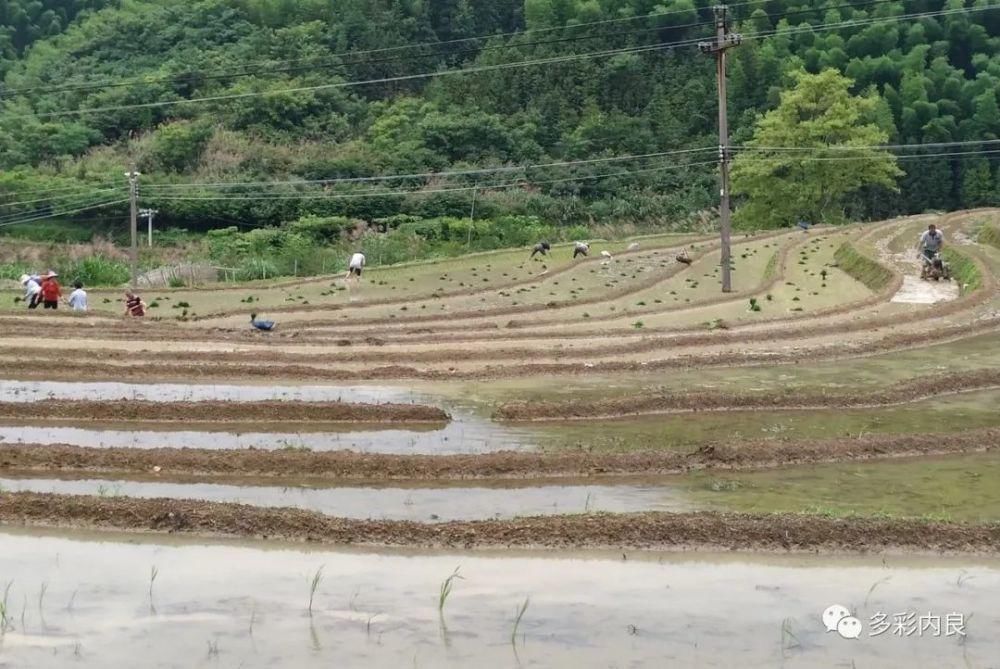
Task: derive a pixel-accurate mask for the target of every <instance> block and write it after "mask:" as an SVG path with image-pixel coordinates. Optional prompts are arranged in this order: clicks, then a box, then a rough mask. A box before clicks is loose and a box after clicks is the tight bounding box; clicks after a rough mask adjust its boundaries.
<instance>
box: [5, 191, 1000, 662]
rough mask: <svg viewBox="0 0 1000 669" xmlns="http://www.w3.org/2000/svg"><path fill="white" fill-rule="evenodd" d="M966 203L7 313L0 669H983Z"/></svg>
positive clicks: (976, 265) (988, 640)
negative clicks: (260, 325)
mask: <svg viewBox="0 0 1000 669" xmlns="http://www.w3.org/2000/svg"><path fill="white" fill-rule="evenodd" d="M984 218H988V219H990V220H996V219H997V218H1000V212H996V211H983V212H969V213H959V214H948V215H942V216H936V215H935V216H930V215H929V216H924V217H914V218H909V219H901V220H897V221H889V222H884V223H878V224H873V225H866V226H845V227H843V228H839V229H836V230H834V229H826V228H817V229H813V230H810V231H809V232H808V233H801V232H798V231H796V232H788V231H775V232H770V233H767V234H766V235H746V236H744V237H742V238H741V239H740V240H739V243H738V245H737V248H738V249H739V252H738V253H737V258H736V259H735V264H736V265H737V271H736V277H737V280H738V281H737V284H738V285H737V289H738V291H739V292H736V293H733V294H731V295H720V294H719V293H718V281H719V279H718V273H719V268H718V257H719V251H718V246H717V242H716V241H715V240H714V239H706V240H702V241H699V242H698V243H697V244H695V243H692V244H691V248H690V250H691V253H692V258H693V262H692V264H691V265H689V266H684V265H683V263H678V262H677V261H676V259H675V258H674V254H675V253H676V252H677V251H678V250H679V248H681V247H682V246H686V245H687V243H688V242H689V241H691V242H693V238H689V239H687V240H685V241H683V242H682V241H681V240H680V238H678V237H665V238H662V239H655V238H653V239H646V240H639V241H638V242H628V243H624V242H623V243H617V244H616V245H608V247H607V249H604V250H610V251H613V253H611V256H612V257H610V258H608V257H607V256H601V257H591V258H587V259H583V260H579V261H573V260H572V259H571V258H570V257H569V255H570V254H569V252H568V251H567V249H566V248H560V249H559V250H558V252H556V253H554V254H553V256H551V257H547V258H545V259H544V260H539V261H530V262H529V261H528V260H527V255H526V253H522V252H521V251H520V250H517V251H506V252H503V253H499V254H495V255H490V256H488V257H482V258H474V257H471V256H470V257H469V258H464V259H455V260H448V261H440V262H429V263H424V264H420V265H414V266H412V267H400V268H397V269H386V270H384V271H382V270H375V271H373V272H371V273H370V274H369V273H366V274H368V276H366V282H367V281H370V282H371V284H370V285H365V286H364V287H363V288H360V289H358V290H348V289H347V288H346V287H344V286H342V285H340V283H339V282H340V279H339V277H323V278H321V279H316V280H304V281H297V282H291V283H287V282H286V283H285V284H281V285H279V284H274V285H270V284H259V285H258V284H255V285H253V286H247V292H246V293H245V294H244V293H243V291H242V289H228V290H218V291H216V290H212V289H209V288H200V287H199V288H194V289H185V290H178V291H171V290H164V292H163V293H162V295H158V296H157V297H158V298H162V299H160V300H159V301H160V302H161V303H162V304H164V305H167V304H168V303H171V302H174V301H175V300H177V299H180V298H182V297H183V298H186V299H190V300H192V304H195V303H197V313H194V310H195V307H192V313H190V314H189V316H190V318H186V319H178V318H172V315H173V312H171V313H170V314H168V313H167V312H166V311H165V310H164V308H163V307H161V308H160V309H159V310H158V312H157V313H156V314H152V318H150V319H148V320H147V321H145V322H141V323H140V322H132V321H122V322H119V321H117V320H112V319H105V318H101V317H98V316H96V315H94V316H91V315H88V316H84V317H81V318H69V317H66V316H65V315H59V316H53V317H52V318H49V317H48V315H47V314H34V313H32V314H18V315H10V314H8V313H6V312H5V313H0V374H2V375H3V376H4V377H7V378H8V379H10V380H4V381H0V549H2V550H0V596H2V599H0V604H2V606H0V667H7V666H9V667H60V668H61V667H66V666H84V667H89V666H93V667H100V668H101V669H118V668H119V667H123V668H124V667H129V668H130V667H133V666H136V658H142V660H143V666H151V667H219V666H232V667H271V666H296V667H305V668H309V667H329V666H347V667H369V666H378V667H381V666H386V667H467V666H475V665H479V666H483V667H523V666H531V667H557V668H558V667H567V668H570V667H571V668H572V669H577V668H582V667H587V668H589V667H663V666H681V667H688V666H691V667H727V668H728V667H732V666H748V667H773V666H787V667H823V668H826V667H864V666H875V667H880V668H881V667H901V668H902V667H906V668H907V669H909V668H910V667H915V666H935V667H964V668H969V667H984V668H986V667H997V666H998V665H997V658H998V657H1000V641H998V639H1000V635H998V634H997V633H996V632H997V630H998V629H1000V609H998V608H997V606H996V595H997V593H998V592H1000V561H998V560H1000V557H998V556H1000V494H998V493H997V491H998V490H1000V459H998V455H997V453H1000V412H998V411H997V407H998V406H1000V390H998V387H1000V353H998V352H1000V348H998V346H997V344H998V342H1000V334H998V333H1000V291H998V283H1000V282H998V280H997V279H998V276H1000V255H997V252H995V251H994V250H991V249H988V248H986V247H985V246H984V245H981V244H977V243H975V241H974V235H975V232H976V230H977V229H978V226H980V225H981V223H982V222H983V220H984ZM930 220H934V221H937V222H938V223H939V224H940V226H941V227H942V228H943V229H944V230H945V232H946V234H947V235H948V236H949V237H948V238H949V239H950V238H952V235H954V237H955V238H960V237H959V236H962V237H961V238H964V239H966V240H969V242H968V243H965V244H963V245H961V246H960V247H958V248H957V252H959V253H960V254H964V256H963V257H964V258H965V259H966V260H967V263H966V265H965V266H964V269H963V271H964V272H965V273H966V276H965V278H963V282H964V283H963V284H962V286H959V285H958V284H955V285H954V286H952V287H950V288H949V289H948V290H947V291H945V290H941V291H940V293H941V296H942V300H941V301H937V302H935V303H934V304H924V303H921V302H919V301H917V302H914V301H906V300H904V301H902V302H900V301H899V300H897V301H895V302H894V301H893V297H894V296H899V295H900V294H901V293H900V291H901V290H904V289H912V288H913V286H914V285H915V284H914V280H915V279H914V276H913V269H914V268H913V266H912V263H911V262H909V260H906V261H905V262H904V260H905V259H903V258H902V257H900V256H899V253H900V252H901V250H903V249H906V248H908V247H909V246H911V245H912V241H913V239H914V235H916V234H917V233H918V232H919V231H920V230H921V229H922V228H923V227H925V226H926V223H927V222H928V221H930ZM633 243H638V244H639V247H638V248H636V247H633V246H632V244H633ZM845 249H846V250H845ZM595 251H596V249H595ZM610 251H609V252H610ZM852 253H853V254H855V255H857V256H859V257H862V258H866V259H867V260H868V261H870V262H871V263H875V264H876V265H877V268H880V269H881V271H880V272H876V273H877V274H879V276H881V277H882V278H881V279H879V280H877V281H875V280H871V277H870V276H869V277H865V276H863V275H862V274H859V272H858V271H857V269H856V268H855V269H852V268H851V267H850V263H849V262H845V261H844V258H845V257H846V256H845V254H846V255H850V254H852ZM595 256H596V253H595ZM484 262H485V263H486V264H485V265H484V264H483V263H484ZM862 264H863V263H862ZM869 267H870V266H869ZM859 277H860V278H859ZM966 284H968V285H966ZM369 288H370V289H369ZM342 289H343V290H342ZM414 291H415V292H414ZM911 292H912V290H911ZM258 293H259V294H258ZM902 294H903V295H904V296H905V295H906V292H905V290H904V292H903V293H902ZM249 295H254V296H255V299H254V307H253V308H255V309H256V308H258V307H259V308H260V309H261V313H262V315H263V316H264V317H266V318H269V319H271V318H273V319H274V320H276V321H277V322H278V328H277V330H276V331H275V332H274V333H268V334H264V333H259V332H255V331H250V330H249V329H248V324H247V322H246V321H247V313H248V312H247V309H248V308H250V307H247V306H246V305H247V304H248V303H249V302H248V301H247V297H248V296H249ZM234 296H236V299H234ZM168 298H169V299H168ZM258 302H259V305H258ZM167 310H169V307H167ZM272 310H273V311H272ZM42 330H44V331H45V332H46V333H47V335H48V336H47V337H45V338H39V337H38V336H37V333H38V332H39V331H42ZM63 349H65V350H63ZM803 398H805V399H803ZM806 400H808V401H806ZM519 406H520V407H527V408H526V409H524V410H521V411H520V412H519V411H516V410H510V407H514V408H517V407H519ZM552 407H555V409H553V408H552ZM670 411H674V412H675V413H672V414H671V413H669V412H670ZM665 412H666V413H665ZM642 414H649V415H642ZM539 419H544V420H539ZM714 551H726V553H725V554H724V555H720V554H718V553H716V552H714ZM831 606H835V609H834V611H835V612H836V611H840V610H841V608H840V607H842V608H843V613H845V614H852V615H848V616H847V618H849V619H850V624H851V625H852V626H853V627H850V628H847V627H845V628H844V629H843V630H841V629H839V627H838V625H836V624H835V625H834V626H833V627H832V628H831V627H830V626H829V622H828V621H826V622H825V621H824V613H825V612H827V610H828V609H829V608H830V607H831ZM911 614H912V615H911ZM880 616H881V618H880ZM897 616H901V617H902V618H903V621H902V622H901V623H900V624H901V625H903V627H902V628H901V632H900V633H896V631H895V628H894V627H893V621H894V620H895V619H896V617H897ZM841 617H843V616H841ZM855 618H856V620H855ZM886 620H888V621H889V623H890V624H889V626H888V627H887V628H882V627H880V624H881V623H883V622H885V621H886ZM907 621H909V622H907ZM935 621H936V623H935ZM836 622H837V623H840V622H843V621H841V620H840V618H838V620H837V621H836ZM913 622H915V625H916V627H914V628H913V631H912V632H907V631H906V625H909V624H910V623H913ZM935 625H937V626H938V628H936V627H935ZM828 630H833V631H828ZM854 632H857V634H856V635H855V634H854ZM852 636H857V638H850V637H852Z"/></svg>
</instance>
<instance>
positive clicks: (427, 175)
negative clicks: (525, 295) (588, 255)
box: [143, 146, 718, 191]
mask: <svg viewBox="0 0 1000 669" xmlns="http://www.w3.org/2000/svg"><path fill="white" fill-rule="evenodd" d="M717 150H718V149H717V147H715V146H704V147H698V148H692V149H675V150H672V151H657V152H655V153H643V154H632V155H627V156H608V157H605V158H587V159H581V160H565V161H555V162H548V163H534V164H529V165H502V166H498V167H482V168H476V169H469V170H449V171H446V172H418V173H410V174H388V175H381V176H370V177H339V178H331V179H309V180H306V179H303V180H294V181H243V182H234V181H218V182H214V183H177V184H155V183H150V184H145V185H144V186H143V189H146V190H151V191H162V190H164V189H172V188H203V187H218V188H246V187H253V186H274V185H288V186H303V185H332V184H341V183H366V182H381V181H400V180H407V179H441V178H447V177H454V176H478V175H482V174H496V173H503V172H516V171H519V170H534V169H552V168H561V167H577V166H581V165H593V164H598V163H610V162H624V161H629V160H642V159H646V158H662V157H665V156H676V155H684V154H690V153H704V152H706V151H717Z"/></svg>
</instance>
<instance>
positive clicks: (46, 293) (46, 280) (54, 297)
mask: <svg viewBox="0 0 1000 669" xmlns="http://www.w3.org/2000/svg"><path fill="white" fill-rule="evenodd" d="M58 276H59V275H58V274H56V273H55V272H53V271H52V270H49V273H48V274H46V275H45V276H44V277H43V278H42V306H43V308H45V309H58V308H59V298H60V297H62V287H61V286H60V285H59V281H57V280H56V278H57V277H58Z"/></svg>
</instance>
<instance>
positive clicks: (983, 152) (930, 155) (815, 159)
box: [742, 149, 1000, 163]
mask: <svg viewBox="0 0 1000 669" xmlns="http://www.w3.org/2000/svg"><path fill="white" fill-rule="evenodd" d="M995 154H1000V149H986V150H980V151H948V152H942V153H922V154H921V153H917V154H912V155H906V156H892V157H893V158H895V159H896V160H930V159H932V158H949V157H955V156H992V155H995ZM743 155H744V156H745V157H744V158H742V159H743V160H752V161H756V162H762V163H763V162H773V163H787V162H789V161H796V162H827V161H829V162H837V161H844V162H850V161H856V160H883V159H885V158H886V155H885V154H881V155H880V154H875V155H872V154H868V155H864V156H814V157H810V156H803V157H798V156H787V157H786V156H780V157H779V156H755V155H749V154H743Z"/></svg>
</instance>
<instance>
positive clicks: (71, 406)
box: [0, 399, 449, 424]
mask: <svg viewBox="0 0 1000 669" xmlns="http://www.w3.org/2000/svg"><path fill="white" fill-rule="evenodd" d="M4 418H6V419H17V420H48V421H76V422H80V421H118V422H129V421H142V422H172V423H198V422H201V423H226V422H240V423H244V424H245V423H251V424H253V423H259V424H268V423H345V422H346V423H445V422H447V421H448V419H449V416H448V413H447V412H445V411H444V410H442V409H440V408H438V407H431V406H421V405H417V404H351V403H347V402H212V401H203V402H151V401H148V400H112V401H94V402H89V401H86V400H53V399H47V400H44V401H41V402H31V403H22V402H0V420H2V419H4Z"/></svg>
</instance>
